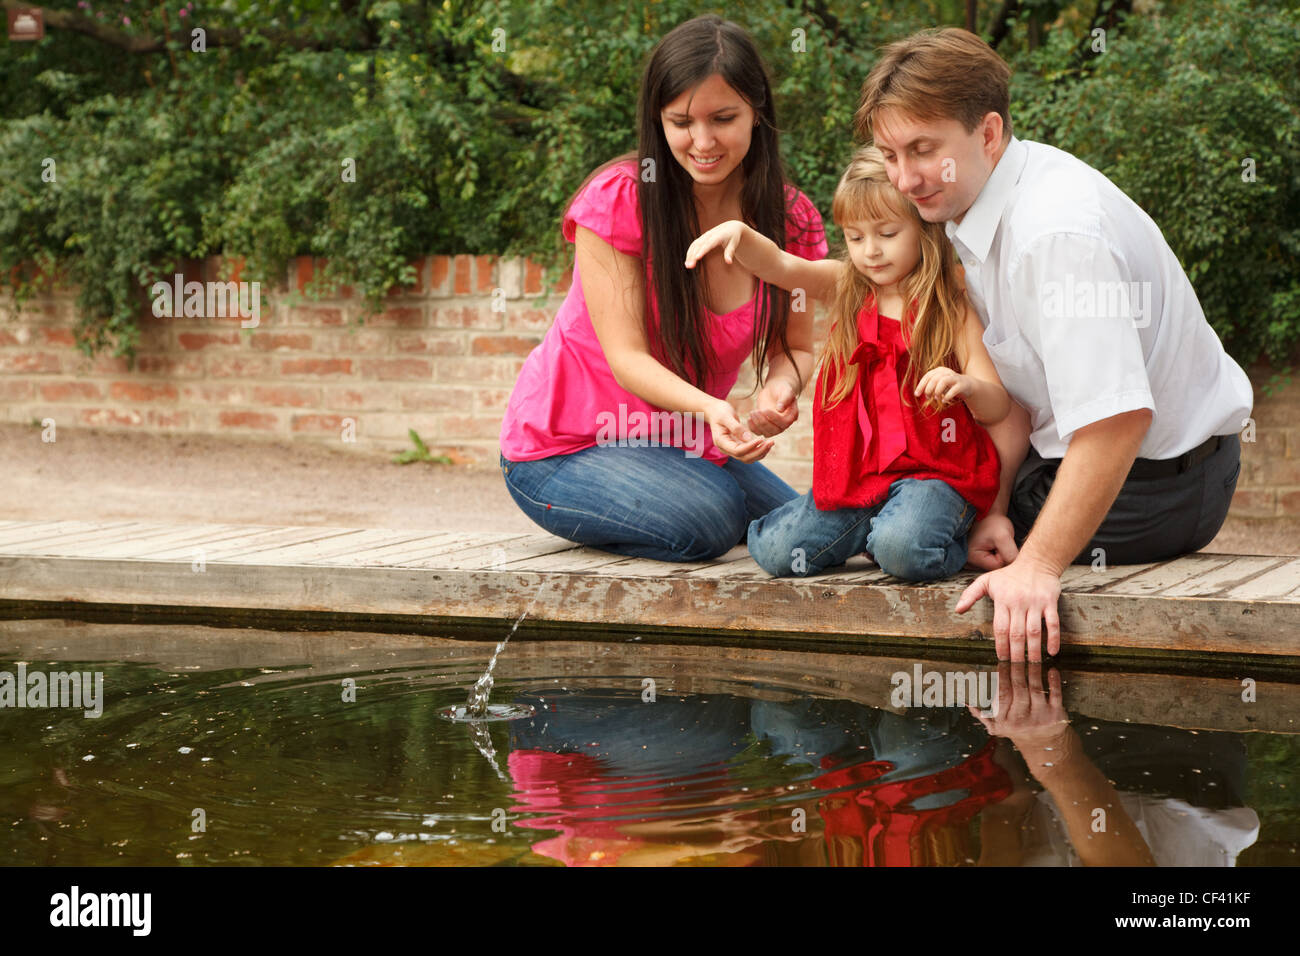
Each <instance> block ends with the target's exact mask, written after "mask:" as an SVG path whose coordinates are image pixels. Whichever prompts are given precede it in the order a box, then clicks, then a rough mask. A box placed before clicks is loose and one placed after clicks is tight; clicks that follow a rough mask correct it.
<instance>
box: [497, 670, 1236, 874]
mask: <svg viewBox="0 0 1300 956" xmlns="http://www.w3.org/2000/svg"><path fill="white" fill-rule="evenodd" d="M1041 677H1042V675H1041V673H1040V668H1039V665H1034V664H1030V665H1028V666H1027V668H1026V665H1023V664H1014V665H1013V664H1004V665H1002V670H1001V673H1000V680H999V682H998V684H999V702H998V703H999V705H998V708H997V709H996V713H997V716H996V717H988V716H983V715H980V714H979V713H978V712H976V711H973V710H972V711H971V713H967V712H966V711H965V710H962V709H960V708H929V707H917V708H911V709H909V710H906V711H905V712H904V713H901V714H899V713H894V712H891V711H888V710H884V709H879V708H874V707H870V706H867V705H865V704H861V703H856V702H853V701H847V700H822V699H815V698H804V699H800V700H795V701H771V700H753V701H750V700H743V699H740V698H734V697H729V696H727V695H723V694H718V695H709V696H691V695H686V696H668V695H662V696H660V697H659V699H658V700H656V701H655V702H654V703H652V704H647V703H645V702H644V701H642V700H641V698H640V697H639V696H635V695H621V694H617V693H614V692H608V693H588V694H578V695H573V696H564V697H559V698H549V699H548V700H545V701H543V700H541V699H540V698H539V699H538V700H536V701H530V702H532V703H535V704H536V706H537V707H538V709H539V713H538V716H537V717H535V718H533V719H531V720H527V721H521V722H516V723H514V724H512V725H511V741H510V747H511V752H510V755H509V758H508V769H509V773H510V776H511V778H512V780H513V786H514V788H515V800H516V808H515V811H516V812H518V813H520V816H519V817H517V819H516V821H515V826H516V827H518V828H521V829H534V830H537V831H539V836H541V834H553V835H546V836H541V838H540V839H539V840H538V841H537V842H536V843H534V844H533V851H534V852H535V853H538V854H540V855H544V856H549V857H552V858H554V859H558V860H561V861H563V862H565V863H567V864H569V865H576V866H592V865H600V866H609V865H657V864H668V863H675V862H682V861H686V860H691V859H694V860H697V861H702V862H707V863H709V864H711V865H755V864H757V865H762V864H769V865H770V864H808V865H827V864H829V865H839V866H923V865H963V864H964V865H971V864H978V865H982V866H1019V865H1024V866H1079V865H1084V866H1100V865H1122V866H1142V865H1147V866H1150V865H1153V864H1156V865H1161V866H1232V865H1234V863H1235V861H1236V858H1237V856H1238V854H1240V853H1241V852H1242V851H1243V850H1245V849H1246V848H1247V847H1249V846H1250V845H1251V844H1253V843H1254V842H1255V839H1256V837H1257V836H1258V833H1259V818H1258V816H1257V815H1256V814H1255V812H1254V811H1253V810H1251V809H1249V808H1247V807H1246V806H1245V805H1244V797H1245V779H1246V763H1245V746H1244V744H1243V743H1242V740H1241V738H1240V736H1239V735H1234V734H1227V733H1207V732H1191V731H1185V730H1178V729H1174V728H1166V727H1155V726H1147V725H1142V724H1133V723H1122V722H1112V721H1102V720H1092V719H1087V718H1083V719H1078V720H1076V721H1075V726H1071V724H1070V721H1069V717H1068V715H1067V714H1066V712H1065V709H1064V706H1063V704H1062V697H1061V680H1060V676H1059V674H1058V673H1057V672H1056V671H1054V670H1053V671H1052V672H1051V673H1050V675H1049V688H1048V690H1046V691H1045V690H1043V686H1042V683H1041ZM973 715H974V716H973ZM981 723H982V724H983V727H981ZM1076 726H1077V728H1078V729H1077V730H1076V729H1075V728H1076ZM756 761H757V762H758V765H757V766H756ZM776 763H779V764H780V769H779V770H778V769H774V766H775V764H776ZM801 814H802V816H801Z"/></svg>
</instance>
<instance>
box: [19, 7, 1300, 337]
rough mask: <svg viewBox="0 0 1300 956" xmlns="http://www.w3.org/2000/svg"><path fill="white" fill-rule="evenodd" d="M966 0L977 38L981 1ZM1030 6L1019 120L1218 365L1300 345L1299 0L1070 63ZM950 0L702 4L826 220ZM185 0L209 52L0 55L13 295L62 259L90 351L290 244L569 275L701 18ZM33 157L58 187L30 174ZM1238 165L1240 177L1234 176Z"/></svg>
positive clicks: (356, 282)
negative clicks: (1110, 218) (863, 114)
mask: <svg viewBox="0 0 1300 956" xmlns="http://www.w3.org/2000/svg"><path fill="white" fill-rule="evenodd" d="M60 6H61V7H62V8H63V9H66V10H69V11H71V10H75V9H76V5H75V4H74V3H73V2H71V0H67V2H65V3H62V4H61V5H60ZM130 6H131V8H132V9H131V17H132V18H133V22H132V23H131V24H129V25H128V24H124V23H119V22H118V21H119V20H120V19H121V15H120V13H118V12H117V11H118V6H117V5H116V4H110V3H108V2H107V0H105V2H103V3H92V4H91V5H90V7H89V9H88V10H86V11H84V15H85V16H86V17H89V18H93V19H95V20H96V22H100V23H115V24H116V25H117V28H118V29H119V30H120V31H121V32H122V33H123V34H124V35H127V36H133V37H160V36H162V35H163V23H162V15H163V11H162V8H142V7H140V5H138V4H131V5H130ZM979 6H980V13H981V17H982V19H981V22H980V27H981V29H982V30H985V31H986V33H988V32H991V30H992V24H990V23H989V22H987V21H988V20H989V19H990V18H991V17H992V16H993V15H994V12H995V11H996V10H997V9H999V7H1000V6H1001V5H1000V4H994V3H982V4H980V5H979ZM1021 7H1022V10H1023V12H1022V14H1021V15H1020V16H1019V18H1018V19H1016V20H1015V21H1013V22H1012V23H1011V27H1010V32H1008V33H1007V35H1006V37H1005V39H1004V41H1003V42H1002V44H1001V46H1000V47H999V49H1000V51H1001V52H1002V53H1003V54H1004V55H1006V56H1007V57H1008V59H1009V61H1010V62H1011V63H1012V66H1013V68H1014V70H1015V74H1014V77H1015V78H1014V84H1015V85H1014V89H1013V97H1014V98H1013V106H1012V116H1013V120H1014V121H1015V124H1016V130H1017V133H1018V134H1020V135H1022V136H1024V137H1026V138H1033V139H1039V140H1042V141H1045V142H1050V143H1053V144H1054V145H1057V146H1060V147H1062V148H1063V149H1067V150H1069V151H1071V152H1074V153H1075V154H1076V155H1078V156H1080V157H1081V158H1083V159H1084V160H1086V161H1087V162H1089V163H1091V164H1093V165H1094V166H1096V167H1097V168H1099V169H1100V170H1102V171H1103V172H1104V173H1106V174H1107V175H1108V176H1110V177H1111V178H1112V179H1114V181H1115V182H1116V183H1117V184H1118V185H1120V186H1121V188H1123V189H1124V190H1125V191H1126V192H1128V193H1129V194H1130V195H1131V196H1133V198H1134V199H1135V200H1137V201H1138V202H1139V203H1140V204H1141V205H1142V206H1143V208H1145V209H1146V210H1147V211H1148V212H1149V213H1150V214H1151V215H1152V216H1153V218H1154V219H1155V220H1156V221H1157V223H1159V224H1160V226H1161V227H1162V229H1163V230H1164V232H1165V235H1166V236H1167V237H1168V239H1169V241H1170V244H1171V245H1172V246H1173V248H1174V249H1175V251H1176V252H1177V253H1178V254H1179V256H1180V258H1181V259H1182V261H1183V263H1184V264H1185V266H1186V268H1187V269H1188V272H1189V275H1191V277H1192V280H1193V282H1194V283H1195V285H1196V288H1197V291H1198V293H1199V295H1200V297H1201V301H1202V304H1203V305H1204V306H1205V310H1206V313H1207V315H1208V316H1209V318H1210V321H1211V322H1212V323H1213V325H1214V326H1215V328H1216V329H1217V330H1218V331H1219V333H1220V334H1221V335H1222V336H1223V337H1224V340H1225V342H1226V343H1227V345H1228V347H1229V349H1230V350H1231V351H1232V352H1233V354H1234V355H1236V356H1237V357H1238V358H1241V359H1243V360H1245V361H1250V360H1252V359H1254V358H1255V357H1256V356H1259V355H1261V354H1262V355H1267V356H1268V357H1270V358H1272V359H1273V360H1275V361H1285V359H1286V358H1287V356H1288V355H1289V354H1290V351H1291V350H1292V349H1293V348H1294V346H1295V345H1296V343H1297V341H1300V285H1298V283H1300V279H1298V278H1297V277H1300V268H1297V245H1300V237H1298V236H1297V222H1298V220H1300V217H1298V216H1297V196H1298V195H1300V170H1297V169H1296V168H1295V163H1294V156H1295V152H1296V133H1297V124H1298V123H1300V119H1298V118H1297V102H1298V101H1300V98H1298V97H1297V89H1296V87H1297V82H1298V81H1297V73H1296V71H1295V69H1294V65H1295V63H1296V61H1297V59H1300V39H1297V37H1298V36H1300V30H1297V26H1298V24H1297V15H1296V12H1295V9H1294V7H1295V5H1294V4H1293V3H1290V4H1288V3H1283V2H1277V0H1275V2H1273V3H1263V4H1255V3H1251V4H1248V3H1246V2H1245V0H1178V2H1169V3H1166V4H1164V5H1155V6H1154V7H1153V8H1152V9H1151V10H1150V11H1149V12H1144V13H1140V14H1134V15H1133V16H1131V17H1130V18H1129V19H1128V21H1127V22H1126V23H1125V24H1123V26H1122V27H1121V29H1120V30H1118V31H1115V30H1112V31H1110V33H1109V34H1108V36H1107V41H1108V49H1107V52H1105V53H1104V54H1102V55H1099V56H1096V57H1093V58H1091V59H1090V60H1089V61H1088V62H1087V63H1086V64H1085V63H1083V62H1081V60H1080V56H1079V50H1080V44H1081V42H1082V41H1083V40H1084V39H1085V38H1086V37H1087V36H1088V28H1089V26H1090V23H1091V19H1092V17H1093V15H1094V12H1095V10H1096V8H1097V4H1096V2H1095V0H1073V2H1069V3H1063V2H1059V0H1050V2H1049V0H1043V2H1036V3H1033V4H1022V5H1021ZM964 8H965V4H964V3H962V2H960V0H929V2H927V0H915V2H911V3H905V4H893V3H890V4H877V3H869V2H860V0H859V2H854V0H825V2H821V0H742V2H739V3H731V4H728V5H727V6H726V7H715V8H714V11H715V12H718V13H721V14H723V15H724V16H727V17H729V18H730V19H733V20H735V21H737V22H739V23H741V24H742V25H744V26H745V27H746V28H747V29H748V30H749V31H750V32H751V34H752V35H753V36H754V38H755V41H756V42H757V44H758V46H759V49H760V50H762V51H763V53H764V56H765V58H766V60H767V63H768V67H769V70H770V72H771V74H772V78H773V88H774V91H775V95H776V98H777V117H778V121H779V122H780V123H781V124H782V133H783V138H782V149H783V153H784V158H785V161H786V166H787V170H788V172H789V174H790V177H791V179H792V181H793V182H794V183H795V184H796V185H798V186H799V188H801V189H802V190H803V191H804V192H806V193H807V194H808V195H809V196H810V197H811V198H812V200H813V201H814V202H815V203H816V204H817V205H818V207H819V208H821V209H822V210H823V211H824V212H826V211H829V206H830V197H831V193H832V190H833V189H834V186H835V183H836V181H837V180H838V177H839V174H840V172H841V170H842V168H843V165H844V163H845V162H846V161H847V159H848V157H849V155H850V153H851V151H852V149H853V146H854V143H853V140H852V116H853V111H854V108H855V106H856V100H857V96H858V91H859V89H860V88H861V85H862V81H863V79H864V78H865V77H866V74H867V72H868V71H869V70H870V68H871V66H872V63H873V62H874V57H875V53H874V51H875V50H876V48H878V47H879V46H880V45H881V44H883V43H886V42H889V41H890V40H893V39H896V38H898V37H901V36H904V35H906V34H908V33H911V32H912V31H914V30H916V29H919V28H922V27H926V26H933V25H939V24H954V25H957V24H961V23H962V22H963V17H964ZM110 9H111V10H112V11H114V12H112V13H108V12H107V11H109V10H110ZM121 9H123V10H125V9H127V8H126V7H122V8H121ZM187 9H188V15H187V17H185V18H183V19H182V18H178V16H177V13H178V11H177V10H172V11H171V14H170V20H169V21H168V22H167V26H169V27H170V28H171V29H173V30H175V29H176V28H177V27H182V28H185V29H188V28H189V27H190V26H192V25H194V24H196V23H201V24H202V25H203V26H205V27H206V28H208V29H209V30H210V31H212V34H213V37H214V42H212V43H211V45H210V47H209V49H208V50H207V52H203V53H198V52H193V51H192V50H191V49H190V47H189V45H188V41H186V42H185V43H182V42H180V39H179V38H178V39H176V40H174V41H173V42H172V43H171V46H170V49H167V50H163V51H159V52H155V53H147V54H139V53H127V52H125V51H124V50H121V49H119V48H117V47H115V46H114V45H112V44H111V43H105V42H101V41H100V40H96V39H94V38H91V37H89V36H84V35H79V34H77V33H74V32H69V31H67V30H57V29H52V30H50V31H49V32H48V33H47V36H46V38H45V39H44V40H42V41H41V42H39V43H35V44H7V45H5V46H0V180H2V181H3V182H4V183H5V188H4V189H3V190H0V270H2V271H0V276H3V282H4V283H6V284H8V285H9V286H11V287H12V288H13V289H14V290H15V291H17V292H18V293H19V294H20V296H22V295H28V294H30V293H31V292H32V291H33V286H32V280H33V279H34V277H35V275H36V272H35V270H34V269H33V268H31V266H33V265H34V266H36V267H38V268H39V269H40V270H41V271H42V272H43V273H45V274H47V275H48V274H51V273H54V272H55V270H56V267H57V269H59V270H62V275H64V276H66V277H67V280H69V281H71V282H73V283H75V284H76V285H78V286H79V288H80V292H79V300H78V302H79V311H80V315H81V328H80V341H81V345H82V347H83V349H85V350H86V351H87V352H94V351H98V350H100V349H104V348H111V349H112V350H113V351H114V353H116V354H128V355H129V354H132V353H133V350H134V345H135V342H136V338H137V331H136V321H137V317H138V316H139V315H140V314H141V310H142V309H143V308H144V307H145V303H146V302H147V299H146V297H145V295H144V291H143V290H144V289H145V288H147V286H148V284H150V283H151V282H152V281H154V280H156V279H158V278H169V277H170V275H171V272H172V271H173V270H174V268H175V266H176V264H177V262H178V261H179V260H182V259H187V258H195V257H200V256H205V255H213V254H225V255H230V256H242V257H244V258H245V260H246V266H245V270H244V273H243V277H244V278H246V279H249V280H253V279H257V280H260V281H262V282H263V283H264V284H266V285H267V286H268V287H271V288H273V287H275V286H277V285H279V284H280V283H281V282H282V279H283V277H284V275H285V269H286V266H287V264H288V261H289V260H290V258H291V257H293V256H297V255H313V256H319V257H322V258H324V259H326V260H327V265H326V267H325V268H324V270H322V282H321V284H320V286H319V287H317V288H314V289H312V290H309V291H310V292H315V293H321V292H324V291H325V290H326V289H328V288H329V287H330V286H332V285H335V284H347V285H351V286H353V287H354V288H355V289H356V290H357V291H358V293H359V294H360V295H361V296H362V297H363V300H364V302H365V304H366V308H367V309H368V310H371V311H373V310H378V309H380V308H382V303H383V298H384V295H385V293H386V291H387V290H388V288H389V287H390V286H392V285H394V284H398V283H406V282H409V281H410V280H411V279H412V278H413V276H412V275H411V272H410V268H409V265H408V263H409V262H410V260H412V259H413V258H416V257H418V256H421V255H425V254H428V253H431V252H443V253H471V254H506V255H512V254H525V255H530V256H533V257H534V258H535V259H538V260H540V261H542V262H544V263H548V264H550V265H552V266H559V265H561V264H565V263H567V262H568V261H569V258H570V256H571V250H570V249H569V248H568V247H567V246H566V244H565V243H564V242H563V240H562V238H561V236H560V233H559V229H558V224H559V216H560V212H561V210H562V208H563V205H564V203H565V201H566V200H567V199H568V197H569V196H570V195H571V194H572V192H573V190H574V189H575V188H576V187H577V186H578V184H579V183H580V182H581V181H582V180H583V178H584V177H585V176H586V175H587V174H588V173H589V172H590V171H591V170H592V169H593V168H594V167H595V166H597V165H598V164H600V163H602V162H603V161H605V160H606V159H609V158H611V157H612V156H614V155H617V154H618V153H621V152H624V151H627V150H629V149H632V148H634V146H635V113H636V91H637V87H638V84H639V80H640V74H641V70H642V67H643V64H644V61H645V57H646V54H647V53H648V52H649V51H650V49H651V48H652V47H653V45H654V44H655V43H656V42H657V41H658V39H659V38H660V37H662V36H663V35H664V34H665V33H666V32H667V31H668V30H670V29H671V28H672V27H673V26H675V25H676V24H678V23H680V22H682V21H683V20H686V19H688V18H690V17H692V16H696V15H698V14H700V13H704V12H707V9H708V8H702V7H700V6H699V5H698V3H694V2H690V0H661V2H656V3H652V4H645V5H643V4H623V5H618V6H610V5H608V4H606V3H604V2H600V0H539V2H536V3H520V2H517V0H440V2H437V3H427V2H418V3H400V2H395V0H386V2H360V0H357V2H345V3H341V4H333V3H325V2H323V0H320V2H316V0H279V2H256V0H228V2H225V3H222V4H221V5H219V6H213V7H211V8H209V7H208V6H206V5H200V6H199V7H197V8H195V7H193V6H192V5H191V6H189V7H188V8H187ZM1142 9H1146V7H1142ZM222 31H242V33H243V37H244V39H243V42H242V43H238V44H233V45H232V44H230V43H228V42H224V41H223V42H216V40H217V38H218V37H219V36H224V35H225V34H222ZM259 31H263V32H265V34H266V35H265V36H263V35H259ZM799 47H802V49H799ZM1031 47H1034V49H1031ZM46 157H48V158H51V159H54V160H55V163H56V169H57V178H56V181H55V182H46V181H44V180H43V179H42V177H41V174H42V170H43V167H42V160H43V159H44V158H46ZM1246 158H1253V159H1254V160H1255V168H1256V177H1257V178H1256V182H1254V183H1243V182H1242V180H1241V171H1242V168H1241V162H1242V160H1244V159H1246ZM348 161H350V163H348ZM348 165H350V166H351V167H353V168H355V182H352V181H348V179H347V177H345V176H344V175H343V173H344V171H345V169H346V168H347V166H348ZM20 265H22V266H23V268H22V269H20V270H19V271H18V272H17V273H16V274H14V273H12V272H11V270H13V269H14V267H16V266H20ZM557 271H558V270H557Z"/></svg>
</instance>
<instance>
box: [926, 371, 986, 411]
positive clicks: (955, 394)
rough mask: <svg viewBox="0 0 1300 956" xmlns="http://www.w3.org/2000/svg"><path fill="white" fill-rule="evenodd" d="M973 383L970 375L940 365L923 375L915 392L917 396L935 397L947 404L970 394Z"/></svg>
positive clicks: (936, 399)
mask: <svg viewBox="0 0 1300 956" xmlns="http://www.w3.org/2000/svg"><path fill="white" fill-rule="evenodd" d="M972 384H973V383H972V381H971V378H970V376H969V375H962V374H961V373H959V372H954V371H953V370H952V369H950V368H944V367H943V366H942V365H940V366H939V367H938V368H932V369H930V371H928V372H926V373H925V374H924V375H922V376H921V381H919V382H917V383H916V391H915V393H914V394H915V395H916V397H917V398H921V399H923V400H928V399H934V400H935V401H937V402H939V403H940V404H942V405H947V404H949V403H950V402H954V401H956V400H957V399H958V398H960V397H961V396H963V395H969V394H970V393H971V386H972Z"/></svg>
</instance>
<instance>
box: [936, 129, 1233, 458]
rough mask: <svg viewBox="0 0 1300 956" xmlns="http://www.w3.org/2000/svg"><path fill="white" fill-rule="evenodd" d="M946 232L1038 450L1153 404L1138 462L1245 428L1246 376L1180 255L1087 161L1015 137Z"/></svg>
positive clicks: (1053, 449) (1059, 447)
mask: <svg viewBox="0 0 1300 956" xmlns="http://www.w3.org/2000/svg"><path fill="white" fill-rule="evenodd" d="M946 228H947V233H948V237H949V239H951V240H952V244H953V247H954V248H955V249H956V250H957V255H958V257H959V258H960V260H961V262H962V265H963V266H964V267H965V270H966V286H967V293H968V295H969V297H970V300H971V304H972V305H973V306H974V308H975V311H976V313H977V314H978V315H979V317H980V322H981V323H983V325H984V344H985V346H987V348H988V350H989V355H990V357H991V358H992V359H993V363H994V365H995V366H996V367H997V370H998V374H999V375H1000V376H1001V377H1002V383H1003V385H1005V386H1006V389H1007V391H1008V392H1010V394H1011V396H1012V397H1013V398H1015V400H1016V401H1018V402H1019V403H1020V404H1021V405H1023V406H1024V407H1025V408H1026V409H1027V410H1028V412H1029V414H1030V418H1031V421H1032V425H1031V429H1032V431H1031V434H1030V442H1031V443H1032V444H1033V446H1034V448H1035V449H1036V450H1037V452H1038V453H1039V454H1040V455H1042V456H1043V457H1044V458H1063V457H1064V456H1065V449H1066V447H1067V446H1068V444H1069V440H1070V435H1071V434H1072V433H1073V432H1075V431H1076V430H1077V429H1079V428H1082V427H1083V426H1085V425H1089V424H1091V423H1093V422H1096V421H1100V420H1101V419H1103V418H1109V417H1110V416H1112V415H1118V414H1120V413H1122V412H1128V411H1134V410H1136V409H1139V408H1149V409H1151V410H1152V413H1153V414H1152V421H1151V428H1150V430H1149V431H1148V432H1147V434H1146V437H1145V438H1144V439H1143V442H1142V446H1141V448H1140V449H1139V450H1138V457H1139V458H1155V459H1164V458H1176V457H1178V456H1179V455H1181V454H1183V453H1184V452H1186V451H1189V450H1191V449H1192V448H1195V447H1196V446H1197V445H1199V444H1201V443H1202V442H1204V441H1205V440H1206V439H1207V438H1209V437H1210V436H1211V435H1229V434H1233V433H1235V432H1238V431H1240V430H1241V428H1242V427H1243V426H1244V424H1245V419H1246V418H1247V416H1249V415H1250V410H1251V406H1252V404H1253V393H1252V390H1251V385H1250V380H1249V379H1248V378H1247V377H1246V373H1245V372H1244V371H1242V369H1241V367H1240V366H1239V365H1238V364H1237V363H1236V362H1234V361H1233V360H1232V359H1231V358H1230V357H1229V356H1228V354H1227V353H1226V352H1225V351H1224V349H1223V343H1222V342H1220V341H1219V337H1218V336H1217V335H1216V334H1215V332H1214V330H1213V329H1212V328H1211V327H1210V324H1209V323H1208V322H1206V320H1205V313H1204V312H1202V311H1201V304H1200V302H1199V301H1197V298H1196V293H1195V291H1193V289H1192V285H1191V282H1190V281H1188V278H1187V275H1186V273H1184V272H1183V269H1182V266H1181V265H1180V264H1179V262H1178V258H1177V257H1176V256H1175V255H1174V253H1173V250H1172V249H1170V248H1169V244H1168V243H1167V242H1165V239H1164V236H1163V235H1162V234H1161V232H1160V229H1159V228H1158V227H1157V226H1156V224H1155V222H1154V221H1153V220H1152V219H1151V217H1150V216H1148V215H1147V214H1146V213H1145V212H1143V211H1142V209H1141V208H1140V207H1139V206H1138V205H1137V203H1135V202H1133V200H1131V199H1129V197H1128V196H1126V195H1124V193H1123V192H1122V191H1121V190H1120V189H1119V187H1117V186H1116V185H1115V184H1114V183H1112V182H1111V181H1110V180H1109V179H1107V178H1106V177H1105V176H1103V175H1102V174H1101V173H1099V172H1098V171H1097V170H1095V169H1093V168H1092V167H1091V166H1089V165H1088V164H1087V163H1084V162H1083V161H1082V160H1079V159H1076V158H1075V157H1074V156H1071V155H1070V154H1069V153H1066V152H1064V151H1062V150H1059V149H1057V148H1055V147H1054V146H1047V145H1045V144H1043V143H1033V142H1027V141H1021V140H1019V139H1016V138H1015V137H1012V138H1011V140H1010V142H1009V143H1008V144H1007V147H1006V149H1005V151H1004V152H1003V154H1002V157H1001V159H1000V160H999V161H998V164H997V166H996V167H994V169H993V172H992V174H991V175H990V176H989V179H988V181H987V182H986V183H985V184H984V188H983V189H982V190H981V191H980V194H979V196H978V197H977V198H976V200H975V203H974V204H973V205H972V206H971V207H970V209H969V210H968V211H967V212H966V215H965V216H964V217H963V219H962V221H961V224H960V225H956V224H954V223H952V222H949V223H948V224H947V227H946Z"/></svg>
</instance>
